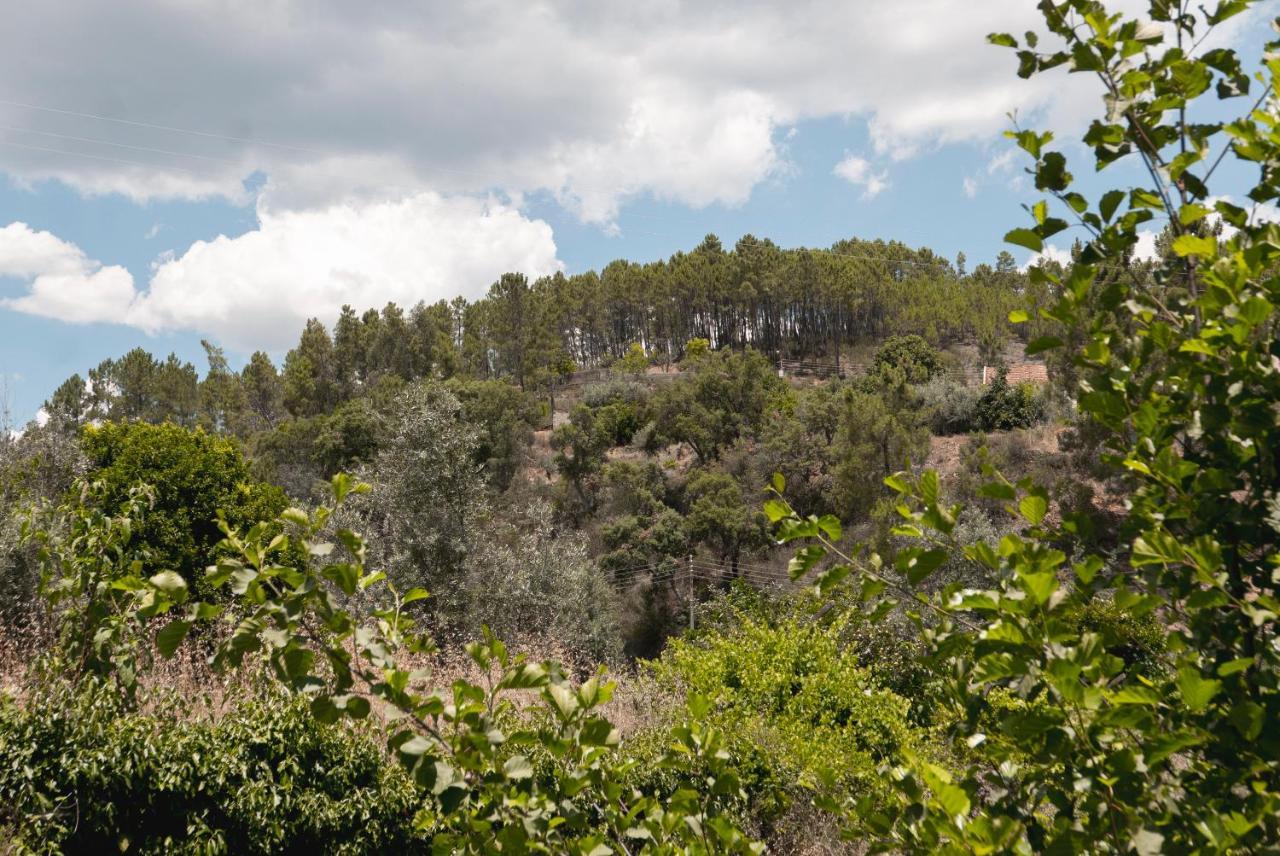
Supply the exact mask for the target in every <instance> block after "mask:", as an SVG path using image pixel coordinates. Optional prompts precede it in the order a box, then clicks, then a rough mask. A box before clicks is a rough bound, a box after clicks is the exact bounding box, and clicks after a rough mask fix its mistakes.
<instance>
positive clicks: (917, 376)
mask: <svg viewBox="0 0 1280 856" xmlns="http://www.w3.org/2000/svg"><path fill="white" fill-rule="evenodd" d="M871 367H872V370H873V371H878V370H879V369H880V368H881V367H892V368H895V369H897V370H898V371H901V372H902V373H904V374H905V375H906V377H907V382H908V383H924V382H925V381H927V380H929V379H931V378H933V377H936V376H937V375H938V374H939V373H941V372H942V355H941V354H939V353H938V349H937V348H935V347H934V346H933V345H930V344H929V343H928V342H926V341H925V340H924V339H923V338H921V337H920V336H916V335H914V334H913V335H910V336H890V337H889V338H888V339H886V340H885V341H884V344H882V345H881V346H880V347H879V349H878V350H876V353H875V356H874V357H873V358H872V360H871Z"/></svg>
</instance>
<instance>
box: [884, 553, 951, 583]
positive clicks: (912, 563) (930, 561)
mask: <svg viewBox="0 0 1280 856" xmlns="http://www.w3.org/2000/svg"><path fill="white" fill-rule="evenodd" d="M947 556H948V553H947V551H946V550H943V549H936V550H921V549H919V548H911V549H908V550H903V551H901V552H899V553H898V556H897V559H896V560H895V564H896V565H897V567H898V570H899V571H901V572H902V573H904V574H906V576H907V579H908V580H910V581H911V584H912V585H919V584H920V583H921V582H923V581H924V580H925V579H926V578H927V577H928V576H929V575H930V574H932V573H933V572H934V571H936V570H937V569H938V568H939V567H941V566H942V563H943V562H945V561H946V560H947Z"/></svg>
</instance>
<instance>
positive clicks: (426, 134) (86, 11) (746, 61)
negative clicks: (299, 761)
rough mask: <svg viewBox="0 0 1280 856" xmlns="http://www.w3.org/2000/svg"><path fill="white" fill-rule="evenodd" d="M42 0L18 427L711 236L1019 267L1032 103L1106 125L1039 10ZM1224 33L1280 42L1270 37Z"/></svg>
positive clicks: (5, 315)
mask: <svg viewBox="0 0 1280 856" xmlns="http://www.w3.org/2000/svg"><path fill="white" fill-rule="evenodd" d="M1120 5H1121V6H1130V7H1131V6H1135V5H1136V4H1135V3H1134V2H1122V3H1121V4H1120ZM1265 5H1270V6H1274V4H1265ZM34 6H35V7H36V8H31V9H25V10H23V11H22V12H20V13H18V14H17V15H16V16H15V18H14V20H13V21H12V22H11V23H10V24H9V25H7V26H6V28H5V32H4V33H0V56H3V57H4V59H0V69H3V70H6V71H9V72H11V73H9V74H6V75H4V76H3V78H0V79H4V80H6V83H5V84H4V85H3V86H0V378H2V382H3V387H4V390H3V394H4V395H5V396H6V397H7V399H8V404H9V407H10V409H11V411H12V416H13V418H14V420H15V421H16V422H17V423H18V424H22V423H24V422H25V421H26V420H28V419H30V418H32V417H33V416H34V415H35V413H36V410H37V408H38V407H39V406H40V404H41V402H42V401H43V400H44V399H45V398H46V397H47V396H48V395H49V393H50V392H51V391H52V389H53V388H54V387H55V386H56V385H57V384H58V383H59V382H60V381H61V380H63V379H64V378H66V377H67V376H69V375H70V374H72V373H73V372H82V373H83V372H84V371H85V370H87V369H88V368H90V367H91V366H93V365H96V364H97V363H98V362H99V361H101V360H102V359H105V358H108V357H114V356H118V355H119V354H121V353H123V352H125V351H126V350H128V349H129V348H131V347H134V346H137V345H141V346H143V347H145V348H147V349H149V350H151V351H152V352H154V353H157V354H159V355H163V354H167V353H169V352H170V351H173V352H176V353H177V354H178V355H179V356H180V357H183V358H185V359H188V360H191V361H192V362H194V363H196V365H197V367H198V368H199V369H201V370H203V368H204V360H203V355H202V351H201V348H200V345H199V342H200V339H201V338H209V339H212V340H213V341H215V342H217V343H219V344H221V345H223V346H224V347H226V348H227V350H228V352H229V354H230V355H231V357H232V359H233V362H237V363H238V362H240V361H242V360H243V359H245V358H246V357H247V355H248V354H249V353H250V352H251V351H252V350H254V349H258V348H261V349H264V350H267V351H268V352H269V353H272V354H273V356H276V357H277V358H278V357H280V356H281V355H282V353H283V351H284V350H285V349H287V347H288V344H289V342H290V341H291V340H292V339H293V338H294V337H296V335H297V332H298V331H299V329H300V327H301V321H302V320H303V319H305V318H306V317H309V316H312V315H316V316H319V317H321V318H323V319H329V318H332V317H333V316H334V315H335V314H336V311H337V309H338V307H339V306H340V305H341V304H342V303H344V302H349V303H352V304H353V305H355V306H356V307H357V308H358V309H362V308H365V307H366V306H368V305H380V304H381V303H384V302H385V301H386V300H388V299H394V300H396V301H397V302H400V303H412V302H414V301H415V300H416V299H419V298H421V299H426V300H428V301H432V300H436V299H439V298H441V297H451V296H453V294H456V293H464V294H466V295H467V296H469V297H475V296H478V295H479V294H482V293H483V291H484V289H485V287H486V286H487V285H488V283H489V282H491V281H492V280H493V279H496V278H497V276H498V275H499V274H501V273H502V272H504V271H506V270H511V269H518V270H523V271H525V272H527V273H529V274H531V275H538V274H540V273H547V272H550V271H551V270H555V269H557V268H559V269H564V270H566V271H568V272H577V271H582V270H586V269H589V268H599V267H601V266H603V265H604V264H606V263H608V262H609V261H611V260H613V259H616V258H628V259H633V260H640V261H644V260H650V259H655V258H662V257H665V256H668V255H670V254H671V253H673V252H675V251H677V250H682V249H689V248H691V247H693V246H695V245H696V244H697V243H698V242H699V241H700V240H701V239H702V237H703V236H704V235H705V234H707V233H709V232H714V233H715V234H717V235H719V236H720V238H721V239H722V240H723V241H724V242H725V243H726V244H732V242H734V241H736V240H737V238H738V237H740V236H741V235H743V234H745V233H748V232H749V233H753V234H755V235H757V236H759V237H768V238H772V239H773V240H774V241H776V242H778V243H779V244H781V245H783V246H798V245H807V246H825V245H829V244H831V243H832V242H834V241H837V240H840V239H842V238H848V237H858V238H868V239H872V238H884V239H897V240H901V241H903V242H905V243H908V244H911V245H917V246H928V247H931V248H932V249H934V250H935V251H938V252H940V253H942V254H944V255H946V256H948V257H954V256H955V254H956V253H957V252H960V251H963V252H964V253H965V254H966V256H967V257H968V259H969V261H970V265H971V266H972V265H973V264H977V263H978V262H982V261H991V260H993V259H994V257H995V255H996V254H997V253H998V252H999V251H1000V250H1001V249H1002V248H1003V247H1002V244H1001V241H1000V236H1001V235H1002V234H1003V233H1004V232H1005V231H1006V230H1007V229H1008V228H1010V227H1012V226H1014V225H1018V224H1020V223H1021V222H1022V218H1023V217H1025V214H1024V213H1023V212H1022V211H1021V210H1020V207H1019V206H1020V204H1022V203H1026V202H1029V201H1033V199H1034V197H1033V196H1032V193H1031V191H1030V189H1029V188H1028V187H1027V186H1026V184H1025V182H1023V181H1021V180H1020V178H1019V176H1020V174H1021V170H1022V167H1023V165H1024V163H1025V162H1024V160H1023V159H1022V158H1021V157H1017V156H1012V155H1013V152H1011V147H1010V146H1009V144H1008V143H1007V142H1006V141H1005V140H1003V139H1002V137H1001V134H1000V131H1001V130H1002V129H1003V128H1004V127H1006V126H1007V124H1008V121H1007V119H1006V118H1005V114H1006V113H1007V112H1008V111H1009V110H1012V109H1017V110H1018V111H1019V113H1020V115H1021V116H1023V117H1025V118H1026V119H1027V121H1029V122H1031V123H1037V122H1038V123H1042V124H1049V125H1053V126H1055V127H1064V128H1066V129H1068V130H1075V131H1078V130H1079V129H1080V128H1081V127H1082V123H1083V121H1084V120H1085V118H1086V117H1087V116H1089V115H1091V114H1092V112H1093V111H1094V109H1095V105H1096V93H1094V92H1093V91H1092V90H1091V89H1090V88H1089V87H1088V86H1087V85H1085V84H1086V82H1085V81H1080V80H1076V79H1067V78H1066V77H1065V76H1062V77H1060V78H1057V79H1055V80H1045V81H1032V82H1030V83H1024V82H1021V81H1018V79H1017V78H1016V77H1015V76H1014V75H1013V73H1012V72H1013V63H1014V60H1013V57H1012V55H1011V54H1009V53H1008V52H1006V51H1002V50H999V49H995V48H991V47H989V46H986V45H985V44H984V43H983V39H982V36H983V34H985V33H986V32H988V31H991V30H995V29H1000V30H1006V29H1007V30H1014V31H1020V30H1021V29H1025V28H1026V27H1029V26H1031V25H1033V24H1034V9H1033V6H1034V4H1032V3H1031V2H1030V0H989V2H985V3H984V4H982V5H981V6H980V7H978V8H976V9H975V8H973V7H972V4H965V3H962V2H959V0H905V1H904V2H903V3H901V4H888V3H879V2H868V3H864V4H847V3H839V2H826V0H810V2H807V3H804V4H800V5H799V6H798V5H796V4H782V3H770V2H761V3H758V4H751V5H750V6H744V5H741V4H732V3H725V4H718V3H706V4H687V5H686V4H680V3H672V4H665V5H663V6H662V8H661V10H658V9H657V8H656V7H655V8H654V9H652V10H651V9H647V8H645V9H640V10H637V9H635V8H634V7H630V6H622V5H618V6H614V5H612V4H600V5H590V6H582V5H581V4H574V3H570V2H565V3H551V4H547V5H545V6H539V7H537V8H536V9H533V8H532V7H527V6H525V5H523V4H520V5H513V6H512V7H511V9H510V12H509V14H506V15H501V16H492V15H487V14H483V13H482V12H478V11H473V10H471V8H470V7H469V6H468V7H465V8H464V7H455V6H448V7H442V8H440V9H435V10H431V11H427V12H423V11H422V10H421V7H420V5H419V4H413V3H407V2H406V3H396V2H389V3H387V4H381V5H379V7H378V8H377V10H376V11H369V12H367V13H365V14H359V15H357V14H356V13H354V12H353V11H352V8H353V7H350V6H348V5H346V4H342V3H337V2H333V3H327V2H318V3H311V4H301V3H295V2H283V3H281V4H278V5H277V6H272V7H271V9H270V11H266V10H265V8H264V10H255V9H254V8H252V7H250V6H246V7H244V8H242V9H237V10H235V11H231V12H228V11H227V10H226V8H225V7H223V6H215V5H214V4H203V3H192V4H186V6H185V7H184V8H183V9H176V8H174V7H173V6H172V4H163V3H159V2H156V3H152V2H148V0H136V2H133V1H132V0H131V2H125V3H122V4H119V5H118V6H116V7H114V8H113V9H112V10H109V13H108V12H107V11H103V10H102V9H99V8H98V7H97V5H96V4H90V3H87V2H86V3H74V2H66V3H54V4H34ZM800 6H803V7H804V8H800ZM851 6H857V7H858V8H857V9H851V8H850V7H851ZM531 9H532V10H531ZM1252 23H1253V24H1257V23H1259V21H1258V18H1257V16H1256V15H1255V16H1254V19H1253V21H1252ZM389 34H391V35H389ZM1215 38H1218V39H1220V41H1222V42H1223V43H1229V44H1240V45H1242V46H1244V47H1245V48H1246V50H1251V49H1253V48H1254V47H1256V44H1257V43H1258V42H1260V40H1261V28H1258V27H1256V26H1251V23H1250V22H1249V21H1241V22H1238V23H1237V24H1236V25H1233V27H1231V28H1227V29H1225V30H1224V32H1223V33H1221V34H1219V35H1216V36H1215ZM53 44H56V45H57V46H58V51H59V56H58V57H56V58H51V57H50V56H49V55H48V53H49V50H50V47H49V46H50V45H53ZM7 64H12V68H6V65H7ZM19 68H20V69H21V71H20V73H19V72H15V70H16V69H19ZM1068 151H1069V152H1070V153H1071V154H1073V155H1074V156H1073V158H1072V160H1073V167H1074V168H1075V170H1076V172H1077V173H1087V172H1090V171H1091V170H1090V168H1089V161H1088V159H1087V158H1085V157H1084V156H1083V155H1082V154H1081V153H1080V152H1079V151H1078V150H1071V149H1069V150H1068ZM1109 178H1110V180H1112V181H1117V180H1118V181H1121V182H1126V181H1130V180H1136V176H1133V175H1132V174H1128V173H1124V172H1121V173H1120V174H1118V175H1115V176H1110V177H1109ZM1228 178H1230V176H1228ZM1093 184H1094V182H1093V181H1091V180H1086V181H1085V188H1086V189H1088V187H1089V186H1091V185H1093ZM220 236H223V237H221V238H220ZM1068 240H1069V239H1068ZM1064 244H1065V242H1064ZM1016 255H1017V256H1018V258H1019V261H1024V260H1025V257H1026V255H1027V254H1026V253H1025V251H1018V252H1017V253H1016Z"/></svg>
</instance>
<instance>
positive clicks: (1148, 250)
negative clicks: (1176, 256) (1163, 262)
mask: <svg viewBox="0 0 1280 856" xmlns="http://www.w3.org/2000/svg"><path fill="white" fill-rule="evenodd" d="M1133 257H1134V258H1135V259H1140V260H1142V261H1151V260H1152V259H1154V258H1155V257H1156V233H1155V232H1153V231H1151V230H1150V229H1139V230H1138V243H1137V244H1136V245H1135V246H1134V248H1133Z"/></svg>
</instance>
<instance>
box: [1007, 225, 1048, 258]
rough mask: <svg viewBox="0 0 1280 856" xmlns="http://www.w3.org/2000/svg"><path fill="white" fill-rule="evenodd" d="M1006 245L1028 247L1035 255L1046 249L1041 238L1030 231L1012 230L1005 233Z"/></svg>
mask: <svg viewBox="0 0 1280 856" xmlns="http://www.w3.org/2000/svg"><path fill="white" fill-rule="evenodd" d="M1004 240H1005V243H1007V244H1016V245H1017V246H1019V247H1026V248H1027V249H1028V250H1031V251H1032V252H1033V253H1038V252H1040V251H1041V250H1043V249H1044V241H1042V240H1041V239H1040V236H1039V235H1037V234H1036V233H1035V232H1033V231H1031V230H1030V229H1012V230H1010V231H1009V232H1007V233H1005V236H1004Z"/></svg>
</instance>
